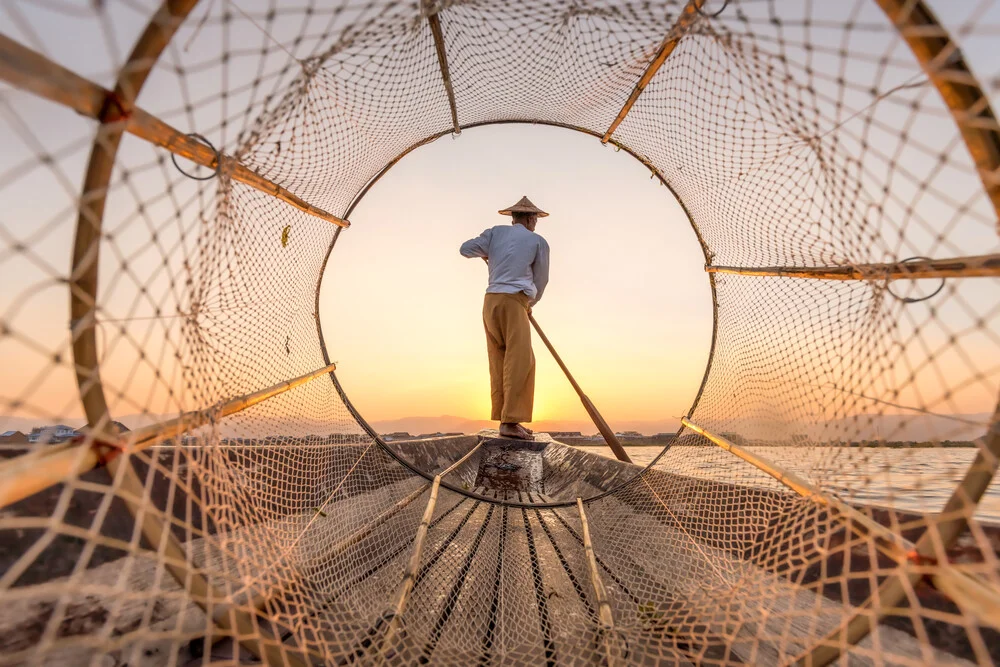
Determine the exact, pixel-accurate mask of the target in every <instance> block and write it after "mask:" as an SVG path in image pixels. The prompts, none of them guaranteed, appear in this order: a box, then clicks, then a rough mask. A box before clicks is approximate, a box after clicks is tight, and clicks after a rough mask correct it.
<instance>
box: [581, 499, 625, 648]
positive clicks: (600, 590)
mask: <svg viewBox="0 0 1000 667" xmlns="http://www.w3.org/2000/svg"><path fill="white" fill-rule="evenodd" d="M576 509H577V511H578V512H579V513H580V525H581V526H582V528H583V530H582V532H583V550H584V552H585V553H586V554H587V566H588V569H589V570H590V583H591V584H592V585H593V587H594V597H595V599H596V600H597V618H598V622H599V623H600V628H601V632H600V634H601V639H602V644H603V646H604V658H605V660H606V663H605V664H607V665H608V667H612V666H613V665H618V664H621V660H620V658H621V657H623V653H624V652H623V651H621V647H620V646H616V642H615V638H616V635H615V617H614V614H612V613H611V604H610V603H609V602H608V591H607V589H606V588H605V587H604V581H603V580H601V572H600V570H598V569H597V554H596V553H594V543H593V541H591V539H590V522H589V521H587V512H586V511H584V509H583V498H577V499H576Z"/></svg>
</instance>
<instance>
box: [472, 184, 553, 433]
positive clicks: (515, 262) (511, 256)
mask: <svg viewBox="0 0 1000 667" xmlns="http://www.w3.org/2000/svg"><path fill="white" fill-rule="evenodd" d="M499 213H500V214H501V215H509V216H511V217H512V218H513V222H512V224H510V225H497V226H496V227H491V228H490V229H487V230H486V231H484V232H483V233H482V234H480V235H479V236H477V237H476V238H474V239H469V240H468V241H466V242H465V243H463V244H462V248H461V253H462V256H463V257H482V258H483V259H485V260H487V262H488V263H489V272H490V283H489V286H488V287H487V288H486V298H485V300H484V301H483V324H484V325H485V327H486V351H487V353H488V354H489V360H490V397H491V399H492V404H493V416H492V419H494V420H496V421H499V422H500V435H501V436H504V437H507V438H518V439H520V440H531V439H532V438H533V435H532V432H531V430H530V429H527V428H525V427H524V426H522V425H521V422H530V421H531V412H532V407H533V405H534V401H535V355H534V353H533V352H532V351H531V325H530V323H529V322H528V314H529V313H531V308H532V306H534V305H535V304H536V303H538V301H539V299H541V298H542V293H543V292H544V291H545V285H546V284H547V283H548V282H549V244H548V243H546V242H545V239H543V238H542V237H541V236H539V235H538V234H536V233H535V225H536V224H537V223H538V218H544V217H545V216H547V215H548V213H546V212H545V211H543V210H541V209H540V208H538V207H536V206H535V205H534V204H532V203H531V202H530V201H529V200H528V198H527V197H521V201H519V202H517V203H516V204H514V205H513V206H511V207H510V208H506V209H504V210H502V211H500V212H499Z"/></svg>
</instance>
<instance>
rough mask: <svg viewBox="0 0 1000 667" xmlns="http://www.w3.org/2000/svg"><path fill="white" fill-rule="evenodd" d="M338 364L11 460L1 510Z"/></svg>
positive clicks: (0, 490) (0, 486) (1, 482)
mask: <svg viewBox="0 0 1000 667" xmlns="http://www.w3.org/2000/svg"><path fill="white" fill-rule="evenodd" d="M335 369H336V364H330V365H329V366H325V367H323V368H321V369H319V370H316V371H313V372H312V373H307V374H306V375H301V376H299V377H297V378H294V379H291V380H286V381H284V382H279V383H278V384H276V385H273V386H271V387H268V388H266V389H261V390H260V391H257V392H254V393H252V394H247V395H245V396H240V397H239V398H234V399H232V400H229V401H225V402H223V403H220V404H218V405H215V406H213V407H211V408H207V409H205V410H193V411H191V412H185V413H184V414H182V415H180V416H179V417H175V418H174V419H168V420H167V421H163V422H160V423H158V424H152V425H150V426H146V427H143V428H139V429H136V430H134V431H130V432H129V433H128V434H127V436H126V438H125V439H124V440H122V439H120V438H119V437H113V436H108V435H105V434H103V433H100V432H91V433H87V434H86V435H84V436H82V438H81V442H80V443H79V444H76V445H74V446H72V447H67V448H63V449H59V450H55V451H53V453H52V454H51V455H49V456H42V457H39V456H37V455H35V456H33V455H31V454H25V455H23V456H21V457H18V458H17V459H13V460H11V461H9V462H6V463H4V464H3V466H2V467H0V509H2V508H4V507H7V506H8V505H10V504H12V503H15V502H17V501H18V500H21V499H23V498H27V497H28V496H30V495H32V494H35V493H38V492H39V491H41V490H43V489H46V488H48V487H50V486H53V485H55V484H59V483H62V482H65V481H67V480H68V479H72V478H74V477H78V476H79V475H82V474H84V473H85V472H87V471H89V470H93V469H94V468H96V467H97V466H98V465H100V464H101V463H102V462H103V463H107V462H109V461H112V460H114V459H115V458H116V457H118V456H120V455H121V454H123V453H126V452H127V453H129V454H132V453H135V452H139V451H142V450H143V449H146V448H147V447H149V446H150V445H152V444H153V443H155V442H160V441H162V440H165V439H167V438H172V437H175V436H177V435H179V434H181V433H184V432H186V431H190V430H191V429H194V428H197V427H199V426H203V425H204V424H207V423H209V422H210V421H212V420H216V419H221V418H223V417H228V416H229V415H232V414H235V413H237V412H242V411H243V410H246V409H247V408H249V407H252V406H254V405H257V404H258V403H261V402H262V401H266V400H267V399H269V398H272V397H274V396H277V395H279V394H283V393H285V392H286V391H288V390H290V389H294V388H295V387H298V386H300V385H303V384H305V383H307V382H309V381H311V380H314V379H316V378H318V377H320V376H322V375H325V374H327V373H329V372H330V371H332V370H335Z"/></svg>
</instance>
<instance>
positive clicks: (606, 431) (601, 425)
mask: <svg viewBox="0 0 1000 667" xmlns="http://www.w3.org/2000/svg"><path fill="white" fill-rule="evenodd" d="M483 261H484V262H486V264H487V265H489V263H490V260H488V259H486V258H485V257H483ZM528 321H529V322H531V326H533V327H535V331H536V332H537V333H538V336H539V338H541V339H542V342H543V343H545V347H547V348H549V352H551V353H552V357H553V358H554V359H555V360H556V363H557V364H559V368H561V369H562V371H563V373H565V374H566V379H568V380H569V383H570V384H571V385H573V389H574V390H576V395H577V396H579V397H580V401H581V402H582V403H583V409H584V410H586V411H587V414H588V415H590V419H591V420H592V421H593V422H594V426H596V427H597V430H598V431H599V432H600V433H601V435H602V436H604V442H606V443H608V447H610V448H611V451H613V452H614V453H615V456H616V457H618V460H619V461H624V462H625V463H632V459H630V458H629V456H628V454H626V453H625V448H624V447H622V443H620V442H618V438H616V437H615V432H614V431H612V430H611V427H610V426H608V422H606V421H604V417H602V416H601V413H600V412H598V411H597V406H596V405H594V402H593V401H591V400H590V398H588V397H587V395H586V394H585V393H583V389H581V388H580V385H579V384H577V381H576V378H574V377H573V374H572V373H570V372H569V369H568V368H566V364H564V363H563V360H562V357H560V356H559V353H558V352H556V348H554V347H552V342H551V341H549V337H548V336H546V335H545V332H544V331H542V328H541V327H540V326H538V322H536V321H535V316H534V315H532V314H531V312H530V311H529V312H528Z"/></svg>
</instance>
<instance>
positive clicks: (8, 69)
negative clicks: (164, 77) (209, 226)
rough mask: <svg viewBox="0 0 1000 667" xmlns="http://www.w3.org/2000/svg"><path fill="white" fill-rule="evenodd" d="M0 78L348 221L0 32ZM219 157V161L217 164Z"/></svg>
mask: <svg viewBox="0 0 1000 667" xmlns="http://www.w3.org/2000/svg"><path fill="white" fill-rule="evenodd" d="M0 80H4V81H6V82H8V83H10V84H12V85H14V86H16V87H18V88H21V89H22V90H26V91H28V92H31V93H34V94H35V95H38V96H39V97H43V98H45V99H47V100H49V101H52V102H55V103H57V104H61V105H63V106H66V107H69V108H71V109H73V110H74V111H76V112H77V113H79V114H82V115H84V116H87V117H89V118H94V119H96V120H102V115H103V116H107V115H108V113H109V112H110V119H111V120H108V119H107V118H104V119H103V122H124V123H125V130H126V131H127V132H129V133H130V134H133V135H135V136H137V137H139V138H140V139H143V140H145V141H148V142H150V143H151V144H154V145H157V146H160V147H161V148H165V149H166V150H168V151H170V152H171V153H173V154H175V155H179V156H180V157H183V158H187V159H188V160H191V161H192V162H195V163H197V164H199V165H201V166H203V167H208V168H209V169H213V170H221V171H226V172H227V173H228V174H229V175H230V177H231V178H232V179H233V180H235V181H239V182H241V183H245V184H246V185H249V186H250V187H252V188H254V189H255V190H259V191H260V192H263V193H265V194H268V195H270V196H272V197H274V198H276V199H280V200H281V201H283V202H285V203H287V204H290V205H291V206H294V207H295V208H297V209H299V210H300V211H303V212H304V213H308V214H309V215H312V216H315V217H317V218H320V219H322V220H325V221H327V222H331V223H333V224H335V225H337V226H339V227H349V226H350V224H351V223H350V222H348V221H347V220H343V219H341V218H338V217H337V216H335V215H333V214H331V213H327V212H326V211H324V210H323V209H321V208H319V207H317V206H313V205H312V204H310V203H308V202H306V201H305V200H303V199H302V198H300V197H298V196H297V195H295V194H294V193H292V192H289V191H288V190H287V189H285V188H283V187H281V186H280V185H278V184H277V183H274V182H273V181H271V180H269V179H267V178H264V177H263V176H261V175H259V174H257V173H256V172H253V171H251V170H250V169H248V168H247V167H246V166H244V165H243V164H241V163H240V162H238V161H237V160H235V159H234V158H231V157H229V156H226V155H222V154H216V152H215V151H213V150H212V149H211V148H209V147H208V146H206V145H205V144H203V143H201V142H200V141H198V140H197V139H194V138H192V137H189V136H187V135H186V134H184V133H182V132H180V131H179V130H177V129H175V128H173V127H172V126H170V125H169V124H168V123H165V122H164V121H162V120H160V119H159V118H157V117H156V116H153V115H152V114H149V113H148V112H146V111H144V110H143V109H141V108H139V107H133V106H131V105H130V104H128V103H127V102H126V101H124V100H122V99H121V96H120V95H117V94H115V93H112V92H111V91H109V90H106V89H105V88H102V87H101V86H99V85H97V84H96V83H94V82H92V81H89V80H87V79H85V78H83V77H81V76H79V75H78V74H75V73H73V72H71V71H70V70H68V69H66V68H64V67H61V66H60V65H57V64H56V63H54V62H52V61H50V60H48V59H47V58H45V56H42V55H41V54H39V53H36V52H34V51H32V50H31V49H29V48H27V47H25V46H23V45H21V44H18V43H17V42H15V41H14V40H13V39H11V38H9V37H7V36H5V35H0ZM220 161H221V164H220Z"/></svg>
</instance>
